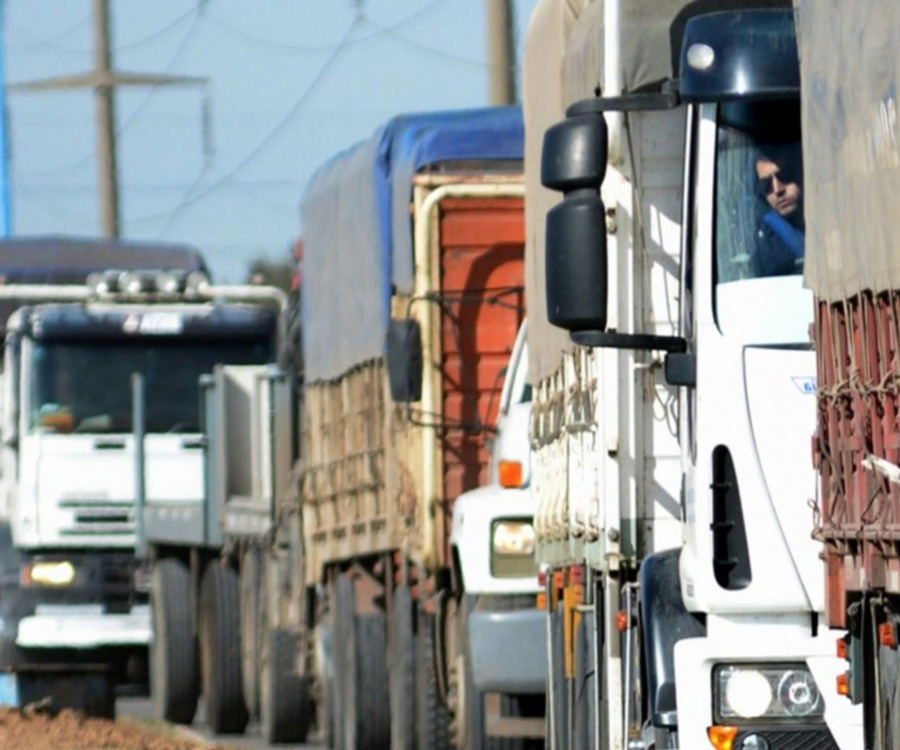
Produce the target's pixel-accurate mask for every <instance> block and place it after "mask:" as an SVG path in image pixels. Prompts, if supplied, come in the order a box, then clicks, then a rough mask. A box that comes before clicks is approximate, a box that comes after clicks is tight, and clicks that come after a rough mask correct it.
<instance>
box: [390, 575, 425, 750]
mask: <svg viewBox="0 0 900 750" xmlns="http://www.w3.org/2000/svg"><path fill="white" fill-rule="evenodd" d="M415 637H416V634H415V632H414V630H413V603H412V596H411V595H410V591H409V586H405V585H401V586H398V587H397V588H396V589H395V590H394V596H393V600H392V603H391V622H390V644H389V649H390V656H391V660H390V672H389V674H388V678H389V680H390V703H391V750H416V710H415V701H414V700H412V699H414V698H415V695H416V661H415ZM426 750H427V749H426Z"/></svg>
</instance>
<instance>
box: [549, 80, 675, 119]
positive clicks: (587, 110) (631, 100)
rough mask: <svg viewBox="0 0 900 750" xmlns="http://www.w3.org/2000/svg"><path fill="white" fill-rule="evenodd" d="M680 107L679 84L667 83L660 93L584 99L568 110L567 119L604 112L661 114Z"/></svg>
mask: <svg viewBox="0 0 900 750" xmlns="http://www.w3.org/2000/svg"><path fill="white" fill-rule="evenodd" d="M680 106H681V97H680V96H679V94H678V84H677V82H675V81H666V82H665V83H663V85H662V87H661V89H660V91H658V92H650V93H640V94H625V95H624V96H598V97H594V98H593V99H582V100H581V101H580V102H575V104H573V105H572V106H570V107H569V108H568V109H567V110H566V117H578V116H579V115H594V114H601V113H603V112H661V111H664V110H667V109H676V108H678V107H680Z"/></svg>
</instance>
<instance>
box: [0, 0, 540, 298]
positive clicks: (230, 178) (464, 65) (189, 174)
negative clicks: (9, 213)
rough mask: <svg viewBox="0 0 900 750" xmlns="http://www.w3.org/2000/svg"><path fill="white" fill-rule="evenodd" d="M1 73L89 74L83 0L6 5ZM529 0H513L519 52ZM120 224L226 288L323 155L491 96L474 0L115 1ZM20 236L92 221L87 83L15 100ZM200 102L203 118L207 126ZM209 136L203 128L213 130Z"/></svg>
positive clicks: (278, 226) (294, 206) (257, 253)
mask: <svg viewBox="0 0 900 750" xmlns="http://www.w3.org/2000/svg"><path fill="white" fill-rule="evenodd" d="M0 2H2V4H3V6H4V28H3V55H4V68H5V75H6V80H7V82H10V83H13V82H21V81H27V80H33V79H36V78H42V77H46V76H56V75H66V74H72V73H78V72H83V71H86V70H88V69H89V68H90V67H91V66H92V62H91V46H92V41H91V32H92V27H91V17H90V12H91V3H90V0H67V2H60V1H59V0H0ZM535 4H536V0H516V25H517V34H518V40H517V41H518V47H519V57H520V60H521V47H522V41H523V39H524V35H525V29H526V26H527V23H528V18H529V16H530V14H531V11H532V9H533V7H534V5H535ZM110 11H111V15H112V25H113V31H112V38H113V47H114V53H113V59H114V65H115V67H116V68H117V69H119V70H122V71H127V72H143V73H169V74H173V75H190V76H203V77H206V78H208V79H209V83H208V86H206V87H186V88H172V87H167V88H157V89H148V88H136V89H120V90H119V93H118V95H117V96H118V99H117V118H118V131H119V149H118V156H119V184H120V211H121V225H122V235H123V236H124V237H128V238H132V239H146V240H155V239H165V240H175V241H182V242H188V243H191V244H194V245H196V246H197V247H199V248H200V249H201V250H202V251H203V252H204V253H205V255H206V257H207V259H208V260H209V263H210V266H211V267H212V269H213V274H214V276H215V278H216V280H217V281H220V282H230V283H231V282H238V281H243V280H244V278H245V276H246V268H247V266H248V264H249V261H250V260H251V259H253V258H256V257H261V256H265V257H270V258H276V257H283V256H284V254H285V253H287V252H288V248H289V247H290V245H291V243H292V242H293V240H294V238H295V237H296V236H297V235H298V234H299V233H300V221H299V210H298V207H299V203H300V199H301V197H302V195H303V190H304V188H305V185H306V182H307V180H308V178H309V176H310V175H311V174H312V172H313V171H314V170H315V169H316V167H317V166H318V165H319V164H321V163H322V162H323V161H325V160H326V159H328V158H329V157H330V156H331V155H333V154H334V153H336V152H338V151H340V150H342V149H344V148H346V147H347V146H349V145H351V144H352V143H355V142H356V141H359V140H361V139H363V138H366V137H368V136H369V135H370V134H371V133H372V132H373V131H374V129H375V128H376V127H377V126H378V125H379V124H380V123H382V122H384V121H385V120H387V119H389V118H390V117H392V116H393V115H395V114H398V113H401V112H412V111H423V110H440V109H456V108H461V107H477V106H484V105H486V104H487V95H488V94H487V92H488V68H487V64H486V58H487V39H486V33H485V9H484V0H365V1H364V2H360V3H354V2H352V0H266V1H265V2H258V0H257V1H255V2H251V1H250V0H206V1H205V2H199V0H154V2H152V3H143V2H140V3H139V2H134V1H133V0H110ZM7 103H8V112H9V127H10V140H9V142H10V147H11V148H10V151H11V167H10V171H11V177H12V205H13V230H14V233H15V234H18V235H32V234H45V233H67V234H75V235H83V236H93V235H96V234H97V233H98V232H99V221H98V211H97V180H96V161H95V147H94V137H95V136H94V103H93V96H92V94H91V93H90V92H89V91H87V90H75V91H67V92H60V93H56V92H53V93H44V92H41V93H25V92H11V93H9V94H8V96H7ZM204 111H207V112H208V113H209V118H208V123H209V124H208V126H207V127H205V126H204V123H205V121H207V118H205V117H204ZM205 133H206V135H205Z"/></svg>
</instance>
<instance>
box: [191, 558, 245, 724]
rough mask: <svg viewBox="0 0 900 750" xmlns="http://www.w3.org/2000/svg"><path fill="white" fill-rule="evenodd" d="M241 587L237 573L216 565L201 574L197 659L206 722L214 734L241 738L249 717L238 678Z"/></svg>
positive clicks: (239, 672)
mask: <svg viewBox="0 0 900 750" xmlns="http://www.w3.org/2000/svg"><path fill="white" fill-rule="evenodd" d="M239 590H240V585H239V583H238V576H237V573H236V572H235V571H234V570H233V569H231V568H223V567H222V566H221V565H219V564H218V563H217V562H213V563H212V564H210V565H208V566H207V568H206V572H205V573H204V574H203V582H202V584H201V593H200V645H201V648H200V656H201V663H202V669H203V692H204V696H205V699H206V701H205V705H206V721H207V724H208V725H209V727H210V729H211V730H212V731H213V733H214V734H240V733H242V732H243V731H244V729H245V728H246V726H247V721H248V719H249V715H248V713H247V707H246V705H244V691H243V684H242V683H243V680H242V678H241V633H240V601H239V599H240V597H239Z"/></svg>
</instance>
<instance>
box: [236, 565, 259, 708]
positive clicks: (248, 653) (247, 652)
mask: <svg viewBox="0 0 900 750" xmlns="http://www.w3.org/2000/svg"><path fill="white" fill-rule="evenodd" d="M240 579H241V678H242V680H243V689H244V702H245V703H246V704H247V711H248V713H249V714H250V716H255V717H258V716H259V680H258V679H257V670H258V669H259V664H260V662H259V659H260V640H261V638H260V636H261V635H262V632H261V630H260V627H259V626H258V624H257V622H258V617H259V615H258V613H259V611H260V602H261V601H262V597H261V596H260V588H261V586H262V580H261V578H260V561H259V550H258V549H256V548H251V549H249V550H247V551H246V552H245V553H244V555H243V556H242V557H241V574H240Z"/></svg>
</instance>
